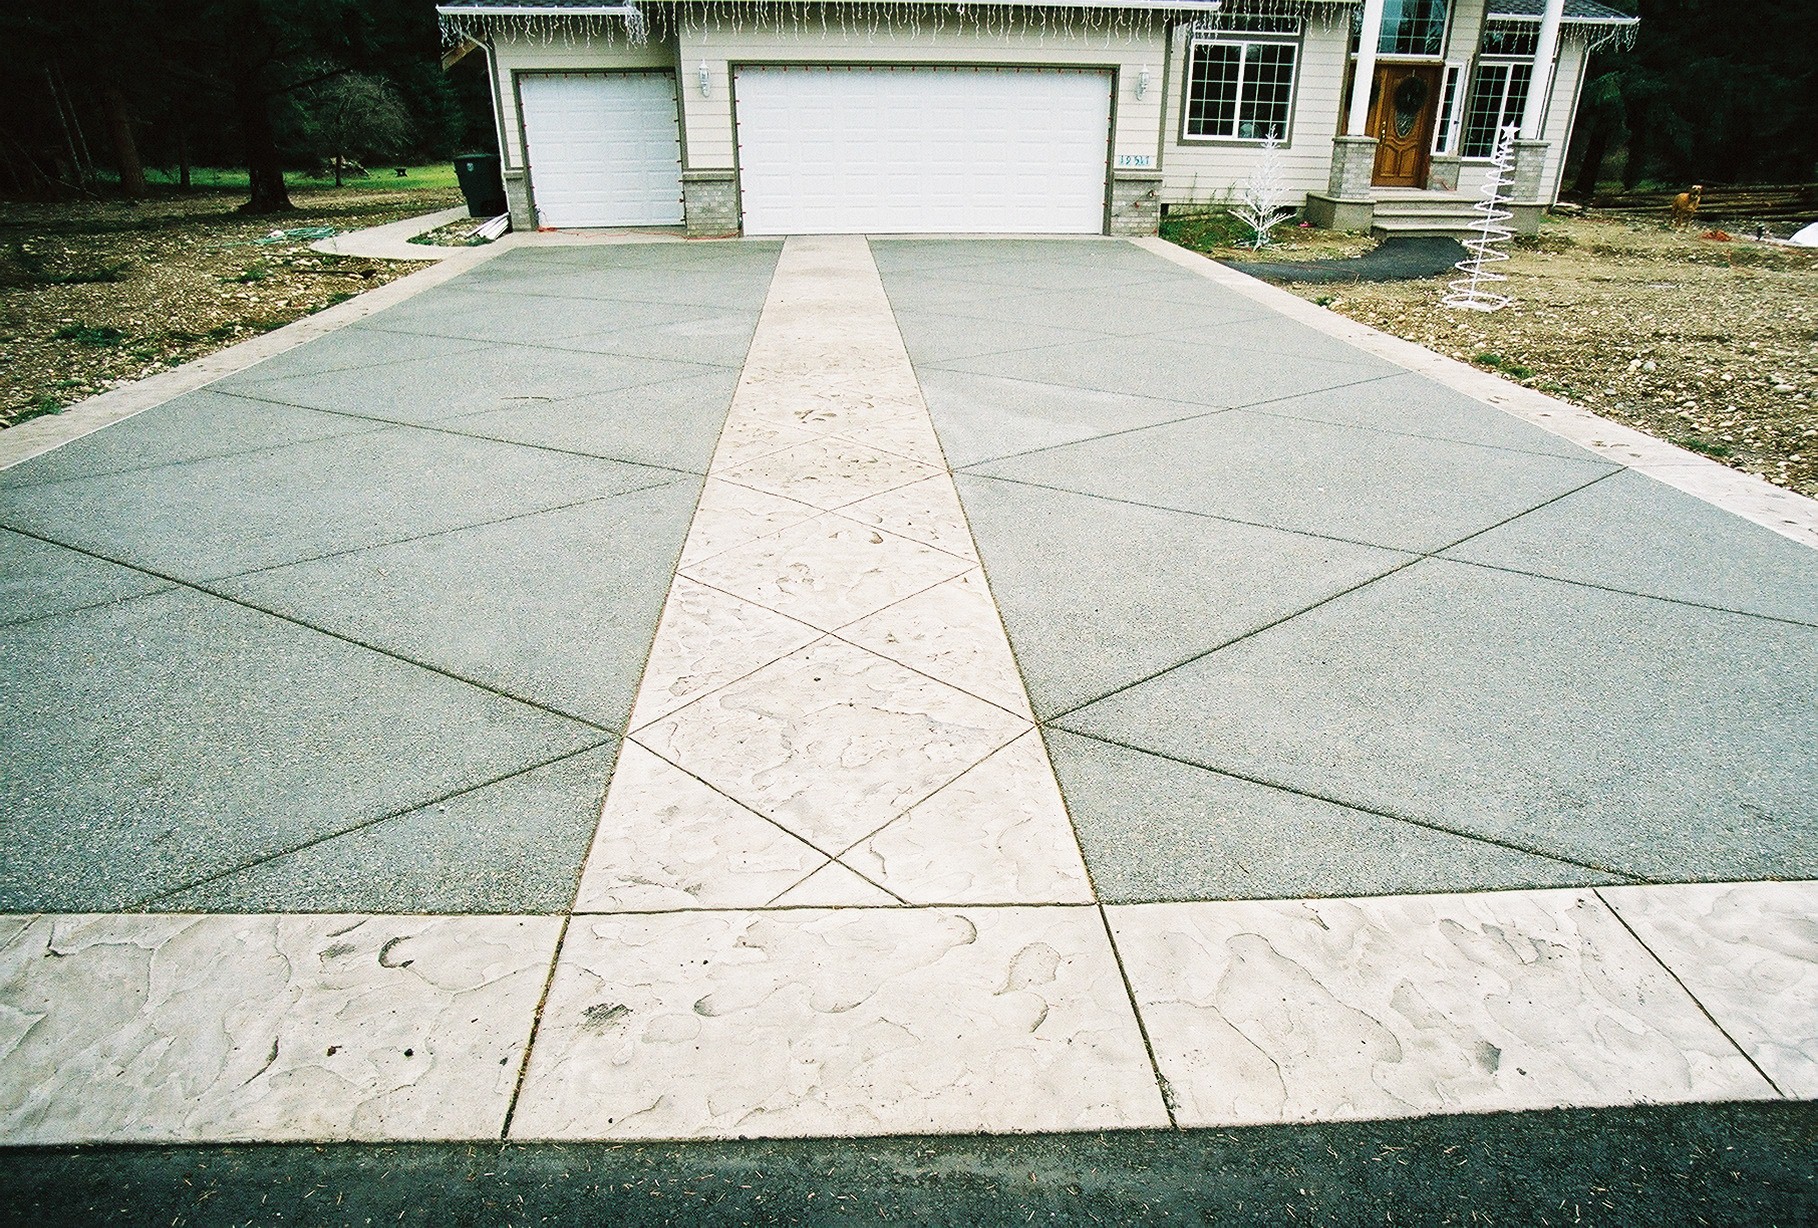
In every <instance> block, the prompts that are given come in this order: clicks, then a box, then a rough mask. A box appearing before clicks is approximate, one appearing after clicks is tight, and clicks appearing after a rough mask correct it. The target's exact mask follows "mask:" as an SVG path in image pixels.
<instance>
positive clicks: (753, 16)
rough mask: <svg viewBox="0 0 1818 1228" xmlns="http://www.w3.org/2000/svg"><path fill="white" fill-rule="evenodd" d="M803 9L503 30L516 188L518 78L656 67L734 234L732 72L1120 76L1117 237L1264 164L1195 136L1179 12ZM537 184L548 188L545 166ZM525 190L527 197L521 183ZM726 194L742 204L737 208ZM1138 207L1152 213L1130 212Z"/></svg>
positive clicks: (1342, 77) (1237, 185) (1307, 185)
mask: <svg viewBox="0 0 1818 1228" xmlns="http://www.w3.org/2000/svg"><path fill="white" fill-rule="evenodd" d="M1485 7H1486V4H1485V0H1460V2H1458V3H1455V4H1454V5H1453V12H1452V18H1451V25H1450V29H1449V31H1448V34H1447V40H1446V53H1445V55H1444V56H1443V57H1442V58H1443V60H1444V61H1446V62H1450V63H1462V64H1464V65H1466V72H1467V86H1468V80H1469V76H1468V74H1469V71H1470V68H1471V66H1473V65H1474V63H1475V60H1476V53H1477V44H1478V41H1479V36H1480V33H1481V30H1482V25H1483V14H1484V11H1485ZM795 11H797V12H800V13H802V14H803V15H804V19H803V20H801V21H799V23H798V21H797V20H796V19H794V18H793V17H787V18H785V19H784V20H781V21H778V20H776V19H775V18H774V17H773V16H766V15H764V14H763V13H761V12H760V11H758V10H756V9H752V10H745V11H744V16H743V17H742V18H740V19H732V18H729V17H727V16H725V15H724V14H725V10H719V11H718V13H719V15H714V14H713V13H710V12H708V11H707V10H703V9H695V10H692V11H691V12H689V13H687V14H686V15H685V16H684V18H683V20H682V21H681V23H680V26H679V28H677V29H673V30H669V31H666V32H665V33H663V34H662V36H661V37H653V38H652V39H651V40H650V41H649V42H647V43H645V44H633V43H631V42H630V41H628V40H627V39H626V38H625V36H624V33H623V30H622V28H615V29H614V30H613V36H612V37H603V36H596V37H594V38H592V39H591V40H587V39H584V38H583V39H575V40H573V41H570V40H569V39H566V38H553V39H548V38H542V37H538V36H536V35H534V34H529V33H526V32H522V31H520V32H501V34H500V35H499V36H498V37H497V38H496V39H495V40H494V43H493V64H494V70H495V72H496V73H497V77H498V82H497V84H498V91H497V97H498V102H499V110H500V115H499V119H500V129H501V135H502V137H503V141H504V151H503V152H504V163H505V170H506V177H507V181H508V184H511V185H514V187H515V186H516V185H519V184H521V183H522V182H523V177H524V167H525V162H526V159H525V152H524V138H523V126H522V123H521V121H520V117H519V113H518V92H517V79H518V78H519V77H520V76H521V75H522V74H525V73H532V72H589V71H594V72H598V71H631V70H644V71H648V70H652V69H655V70H662V71H667V72H672V73H675V74H676V76H677V96H678V98H679V100H680V105H681V111H682V115H681V120H682V124H681V129H682V158H683V169H684V172H685V178H687V179H688V180H689V181H690V183H691V185H693V186H692V187H691V190H690V192H689V195H690V197H691V205H690V213H691V215H696V214H698V217H697V216H691V220H690V226H691V228H701V229H710V230H725V229H728V228H729V227H728V226H727V222H728V219H730V220H731V222H732V224H733V225H736V218H737V183H736V172H737V167H738V151H737V136H736V131H737V130H736V113H737V98H736V88H735V81H734V76H733V74H734V72H735V71H736V69H737V68H738V67H740V66H743V65H760V64H782V63H787V64H820V65H854V66H857V65H879V66H887V65H910V64H921V65H930V64H933V65H972V66H1002V67H1067V68H1090V69H1098V70H1101V71H1105V72H1107V73H1109V74H1110V75H1111V78H1112V125H1111V127H1112V131H1111V134H1110V136H1111V140H1110V142H1109V144H1110V148H1109V151H1108V154H1109V161H1108V168H1107V169H1108V182H1109V184H1110V195H1111V197H1112V198H1113V199H1112V207H1111V210H1110V213H1109V214H1108V218H1107V227H1108V228H1109V229H1110V230H1112V231H1113V232H1117V231H1119V230H1122V229H1127V228H1132V227H1137V228H1140V227H1144V226H1147V227H1149V228H1151V229H1152V228H1153V217H1154V215H1155V214H1156V213H1157V212H1159V210H1157V209H1156V208H1155V206H1156V205H1157V204H1161V205H1180V204H1188V203H1197V202H1210V201H1217V200H1220V199H1228V198H1230V197H1231V196H1232V195H1234V194H1235V193H1237V192H1239V191H1241V190H1242V188H1243V186H1244V184H1245V183H1246V182H1247V181H1248V180H1249V178H1250V175H1251V173H1252V171H1253V170H1254V169H1255V168H1256V166H1257V165H1258V163H1259V162H1260V160H1261V158H1262V156H1263V153H1262V150H1261V147H1260V146H1259V145H1256V144H1249V143H1242V142H1217V141H1212V142H1202V141H1190V140H1183V139H1182V137H1181V124H1182V118H1183V109H1184V103H1185V87H1186V78H1187V60H1188V55H1189V49H1190V46H1191V41H1192V39H1191V35H1190V30H1189V25H1188V23H1186V22H1183V21H1182V20H1180V19H1179V18H1178V17H1175V18H1170V17H1168V16H1166V15H1164V14H1161V13H1156V12H1149V11H1127V12H1125V13H1124V14H1123V15H1122V18H1121V21H1120V25H1119V26H1118V27H1117V28H1115V29H1106V28H1105V27H1103V26H1102V25H1101V26H1100V28H1098V29H1091V28H1089V27H1087V26H1085V25H1084V24H1083V23H1082V22H1080V21H1079V20H1077V19H1074V20H1072V21H1071V22H1069V21H1067V20H1066V18H1065V17H1064V16H1062V15H1058V14H1050V15H1049V17H1048V20H1047V23H1046V25H1045V26H1044V22H1043V19H1042V15H1041V14H1040V13H1039V12H1037V13H1030V12H1029V11H1027V10H1024V11H1022V12H1020V13H1019V14H1018V15H1017V16H1015V17H1013V18H1010V19H1008V20H1003V19H997V18H994V20H993V24H991V25H990V26H981V25H980V24H979V21H978V20H977V18H975V17H966V18H961V17H957V16H956V15H955V14H954V13H953V12H952V11H951V10H947V11H945V12H944V13H924V19H923V20H920V21H909V20H907V19H906V18H905V17H904V16H903V15H902V13H900V12H899V13H898V14H897V15H896V16H894V17H891V18H885V17H883V16H881V15H879V16H878V18H877V20H875V21H872V20H870V19H859V18H855V17H854V16H853V15H852V10H850V9H841V8H838V7H835V6H827V7H825V8H806V9H802V10H795ZM996 12H998V13H1001V12H1002V10H996ZM823 16H825V25H824V27H823V24H822V17H823ZM1350 20H1351V18H1350V11H1349V9H1344V8H1334V9H1329V10H1323V11H1322V10H1318V9H1315V10H1312V12H1311V13H1310V15H1309V16H1307V18H1306V19H1305V21H1304V24H1303V29H1302V33H1301V35H1300V40H1299V42H1300V55H1299V63H1298V67H1297V71H1296V79H1295V84H1294V101H1293V111H1292V119H1291V126H1290V130H1289V134H1288V141H1287V144H1286V145H1285V146H1284V148H1283V149H1282V151H1281V155H1280V158H1281V161H1280V169H1281V174H1282V179H1283V186H1284V188H1285V191H1286V194H1287V196H1288V198H1289V199H1290V200H1298V199H1300V198H1301V197H1303V196H1304V195H1305V194H1306V193H1308V192H1324V191H1325V190H1326V189H1327V185H1328V180H1329V177H1330V173H1331V165H1332V153H1333V145H1332V142H1333V139H1334V137H1335V136H1337V135H1338V134H1339V131H1340V128H1339V122H1340V118H1341V116H1342V114H1343V111H1344V109H1345V98H1344V93H1345V86H1346V76H1347V73H1348V69H1349V59H1350V47H1349V42H1350ZM842 22H843V23H844V24H842ZM1069 27H1070V28H1069ZM1585 46H1586V44H1585V40H1584V38H1583V37H1582V36H1580V35H1578V34H1577V33H1576V32H1574V31H1571V30H1570V28H1569V27H1568V30H1567V32H1566V34H1565V37H1564V38H1563V39H1562V40H1561V44H1560V59H1559V64H1558V68H1557V71H1556V73H1555V76H1554V79H1553V84H1552V89H1551V93H1550V95H1549V99H1548V106H1547V111H1546V119H1545V124H1544V131H1543V138H1544V139H1545V140H1546V141H1547V142H1548V143H1549V149H1548V151H1547V157H1546V161H1545V163H1544V170H1543V175H1542V181H1541V183H1542V193H1543V198H1544V199H1545V200H1547V201H1551V200H1553V199H1554V198H1555V197H1556V196H1557V193H1558V190H1559V182H1560V177H1561V170H1562V167H1563V164H1564V158H1565V143H1566V140H1567V139H1568V137H1569V135H1570V131H1571V123H1572V115H1573V111H1574V108H1575V105H1576V101H1577V98H1578V93H1579V89H1580V88H1581V84H1582V78H1583V74H1584V69H1585V62H1586V56H1585ZM703 63H704V64H705V65H706V67H707V71H708V74H709V87H708V92H707V94H706V96H703V95H702V93H701V90H700V85H699V72H700V67H701V65H702V64H703ZM1145 70H1146V71H1147V73H1148V88H1147V89H1146V90H1145V91H1144V94H1143V96H1142V97H1141V98H1138V97H1137V96H1136V83H1137V81H1138V79H1139V77H1140V76H1141V75H1142V74H1143V73H1144V71H1145ZM1461 101H1462V100H1461ZM1487 171H1488V167H1487V164H1485V163H1483V162H1465V163H1463V165H1462V166H1461V167H1460V168H1459V182H1458V188H1457V190H1458V191H1460V192H1463V193H1469V194H1475V193H1477V192H1478V191H1480V190H1481V188H1482V186H1483V183H1484V179H1485V176H1486V174H1487ZM514 175H515V178H514ZM529 184H530V189H531V191H533V192H534V184H535V171H534V168H532V169H531V171H530V176H529ZM516 190H517V191H518V192H519V193H520V195H521V194H522V191H523V189H522V188H521V187H517V188H516ZM728 193H731V196H730V199H724V198H725V197H727V194H728ZM1132 206H1134V207H1135V208H1137V209H1138V210H1140V211H1141V212H1138V213H1129V212H1128V209H1129V208H1130V207H1132ZM514 207H515V201H514ZM697 222H698V223H699V225H698V227H697Z"/></svg>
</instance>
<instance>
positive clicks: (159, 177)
mask: <svg viewBox="0 0 1818 1228" xmlns="http://www.w3.org/2000/svg"><path fill="white" fill-rule="evenodd" d="M145 177H146V179H147V180H149V181H151V182H153V183H159V184H174V183H176V182H177V173H176V171H175V170H174V169H172V170H168V171H159V170H151V169H148V170H147V171H146V173H145ZM189 182H190V186H191V187H193V188H199V189H208V190H213V191H229V192H244V191H246V190H247V187H248V185H247V182H246V170H245V168H243V167H222V166H197V167H192V168H190V172H189ZM284 183H285V186H286V187H291V188H303V189H308V190H309V191H312V192H315V191H333V190H334V187H335V180H334V176H333V175H324V176H319V177H318V176H316V175H313V174H305V173H303V172H301V171H289V172H286V173H285V176H284ZM455 186H457V181H456V179H455V172H454V163H453V162H440V163H436V164H433V165H430V166H407V167H405V168H404V174H403V176H402V177H400V176H399V175H398V173H397V168H396V167H394V166H374V167H370V168H368V173H367V175H366V177H365V178H364V179H354V178H348V179H346V180H345V182H344V183H343V184H342V186H341V190H342V191H344V192H355V191H357V192H375V191H397V192H414V191H420V190H421V189H423V188H452V187H455Z"/></svg>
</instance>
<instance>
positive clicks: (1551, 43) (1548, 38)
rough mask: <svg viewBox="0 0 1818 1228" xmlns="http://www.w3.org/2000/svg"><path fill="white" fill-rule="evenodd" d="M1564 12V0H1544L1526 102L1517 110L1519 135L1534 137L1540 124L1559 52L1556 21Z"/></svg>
mask: <svg viewBox="0 0 1818 1228" xmlns="http://www.w3.org/2000/svg"><path fill="white" fill-rule="evenodd" d="M1564 16H1565V0H1547V7H1546V11H1545V12H1543V13H1542V14H1541V17H1540V43H1539V45H1538V46H1536V47H1535V48H1534V77H1533V80H1532V81H1530V82H1529V83H1528V103H1527V106H1526V107H1524V108H1523V109H1522V112H1521V139H1522V140H1524V141H1538V140H1539V139H1540V124H1541V119H1542V117H1543V116H1544V115H1545V114H1546V109H1547V93H1548V88H1549V87H1550V86H1551V85H1552V83H1553V61H1554V60H1556V59H1557V58H1558V56H1559V22H1560V19H1561V18H1563V17H1564Z"/></svg>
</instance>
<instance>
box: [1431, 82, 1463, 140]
mask: <svg viewBox="0 0 1818 1228" xmlns="http://www.w3.org/2000/svg"><path fill="white" fill-rule="evenodd" d="M1463 84H1464V65H1463V64H1447V65H1446V75H1445V79H1444V80H1443V81H1442V82H1441V83H1440V87H1439V123H1438V124H1437V125H1436V126H1435V128H1434V131H1433V152H1434V153H1436V154H1449V153H1451V152H1452V148H1453V146H1455V145H1456V144H1457V143H1458V129H1459V120H1460V118H1461V116H1460V115H1459V113H1458V102H1459V92H1460V87H1461V86H1462V85H1463Z"/></svg>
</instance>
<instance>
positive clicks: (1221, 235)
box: [1161, 209, 1252, 252]
mask: <svg viewBox="0 0 1818 1228" xmlns="http://www.w3.org/2000/svg"><path fill="white" fill-rule="evenodd" d="M1251 236H1252V232H1251V230H1250V228H1249V226H1247V225H1245V224H1244V223H1243V222H1242V221H1240V220H1239V219H1238V218H1237V217H1235V216H1233V215H1232V214H1231V213H1230V212H1229V211H1228V210H1225V209H1207V210H1205V211H1203V212H1202V211H1199V210H1195V211H1193V212H1191V213H1186V212H1175V213H1170V214H1168V216H1167V217H1165V218H1163V219H1162V223H1161V237H1162V238H1164V239H1166V240H1168V242H1170V243H1178V244H1179V245H1180V246H1182V247H1185V248H1189V249H1191V250H1193V251H1196V252H1203V251H1209V250H1211V249H1213V248H1220V247H1238V246H1247V245H1248V244H1249V243H1250V240H1251Z"/></svg>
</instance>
